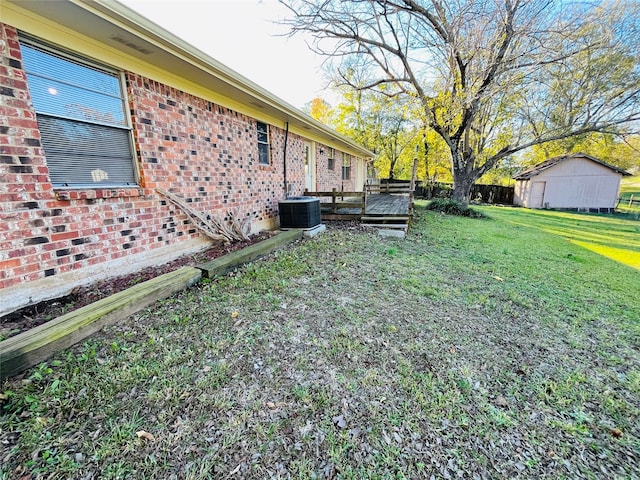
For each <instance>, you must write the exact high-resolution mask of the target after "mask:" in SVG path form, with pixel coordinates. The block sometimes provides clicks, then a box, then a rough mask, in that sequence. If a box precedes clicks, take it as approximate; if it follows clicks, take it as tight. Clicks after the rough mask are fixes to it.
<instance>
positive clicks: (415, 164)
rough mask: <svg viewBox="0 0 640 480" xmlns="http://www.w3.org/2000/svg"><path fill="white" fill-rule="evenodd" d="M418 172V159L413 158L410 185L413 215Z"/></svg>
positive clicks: (410, 206)
mask: <svg viewBox="0 0 640 480" xmlns="http://www.w3.org/2000/svg"><path fill="white" fill-rule="evenodd" d="M417 172H418V159H417V158H414V159H413V168H412V170H411V183H410V185H409V213H410V214H411V215H413V196H414V192H415V191H416V174H417Z"/></svg>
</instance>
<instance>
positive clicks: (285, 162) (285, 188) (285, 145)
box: [282, 122, 289, 199]
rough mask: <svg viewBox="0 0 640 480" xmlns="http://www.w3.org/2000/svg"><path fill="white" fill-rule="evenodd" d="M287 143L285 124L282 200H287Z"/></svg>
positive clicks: (287, 127)
mask: <svg viewBox="0 0 640 480" xmlns="http://www.w3.org/2000/svg"><path fill="white" fill-rule="evenodd" d="M288 141H289V122H285V129H284V153H283V156H284V158H283V161H282V163H283V165H284V167H283V170H284V172H283V173H284V198H285V199H287V198H289V185H288V183H287V142H288Z"/></svg>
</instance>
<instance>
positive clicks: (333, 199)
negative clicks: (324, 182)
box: [331, 187, 338, 214]
mask: <svg viewBox="0 0 640 480" xmlns="http://www.w3.org/2000/svg"><path fill="white" fill-rule="evenodd" d="M337 192H338V190H337V189H336V187H333V190H332V191H331V211H332V212H333V213H334V214H335V213H337V212H338V209H337V208H336V194H337Z"/></svg>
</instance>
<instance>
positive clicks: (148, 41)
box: [0, 0, 372, 315]
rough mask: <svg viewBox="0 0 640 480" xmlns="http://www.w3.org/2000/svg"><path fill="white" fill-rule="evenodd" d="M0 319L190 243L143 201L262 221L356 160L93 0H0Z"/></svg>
mask: <svg viewBox="0 0 640 480" xmlns="http://www.w3.org/2000/svg"><path fill="white" fill-rule="evenodd" d="M0 22H2V23H0V77H1V83H0V85H1V87H0V315H3V314H6V313H8V312H10V311H12V310H15V309H17V308H20V307H22V306H25V305H29V304H33V303H37V302H39V301H42V300H45V299H50V298H55V297H58V296H61V295H64V294H66V293H68V292H69V291H71V290H72V289H73V288H74V287H76V286H79V285H85V284H88V283H91V282H92V281H95V280H97V279H99V278H105V277H108V276H116V275H121V274H126V273H130V272H132V271H135V270H139V269H142V268H144V267H147V266H150V265H154V264H160V263H163V262H166V261H169V260H172V259H174V258H177V257H178V256H181V255H184V254H188V253H193V252H195V251H198V250H201V249H203V248H205V247H206V245H207V244H208V240H206V239H205V238H203V236H202V235H200V234H199V233H198V232H197V231H196V230H195V229H194V227H193V226H192V224H190V222H189V221H188V220H187V217H186V215H185V214H183V213H182V212H181V211H180V210H178V209H176V208H175V207H174V206H173V205H172V204H170V203H168V202H167V201H166V200H165V199H164V198H163V197H162V196H161V195H159V194H158V193H157V191H156V189H165V190H169V191H171V192H173V193H175V194H177V195H179V196H181V197H182V198H184V199H185V200H186V201H187V202H189V203H190V204H192V205H193V206H194V208H197V209H198V210H200V211H206V212H213V213H217V214H221V215H226V214H227V212H229V211H232V212H234V214H235V215H237V216H239V217H241V218H244V219H247V220H248V221H249V222H250V224H251V228H252V230H253V231H254V232H255V231H259V230H264V229H273V228H276V227H277V224H278V200H281V199H283V198H285V196H286V193H287V192H288V193H289V194H291V195H300V194H302V192H303V191H304V189H305V187H306V188H309V189H310V190H330V189H332V188H337V189H344V190H361V189H362V188H363V184H364V180H365V178H366V162H367V160H368V158H369V157H370V156H371V155H372V153H371V152H369V151H367V150H366V149H364V148H362V147H361V146H359V145H357V144H356V143H354V142H353V141H351V140H350V139H348V138H346V137H343V136H341V135H339V134H338V133H336V132H335V131H333V130H331V129H329V128H328V127H326V126H324V125H322V124H320V123H319V122H317V121H315V120H314V119H312V118H311V117H309V116H307V115H305V114H304V113H302V112H301V111H299V110H297V109H295V108H294V107H292V106H291V105H289V104H287V103H285V102H284V101H282V100H281V99H279V98H277V97H275V96H274V95H272V94H270V93H269V92H267V91H266V90H264V89H262V88H261V87H259V86H258V85H256V84H254V83H252V82H251V81H249V80H248V79H246V78H243V77H241V76H240V75H238V74H237V73H235V72H233V71H232V70H230V69H228V68H227V67H225V66H224V65H222V64H220V63H219V62H217V61H215V60H214V59H212V58H210V57H208V56H207V55H205V54H204V53H202V52H200V51H198V50H196V49H194V48H193V47H191V46H190V45H188V44H186V43H185V42H184V41H182V40H180V39H179V38H177V37H175V36H173V35H172V34H170V33H169V32H167V31H165V30H163V29H161V28H160V27H158V26H156V25H155V24H153V23H151V22H149V21H148V20H146V19H145V18H144V17H142V16H140V15H138V14H137V13H135V12H133V11H132V10H130V9H128V8H127V7H125V6H123V5H121V4H119V3H117V2H112V1H109V0H92V1H90V0H74V1H70V0H63V1H56V2H30V1H20V0H15V1H14V0H3V2H2V17H1V18H0Z"/></svg>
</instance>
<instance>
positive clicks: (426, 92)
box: [280, 0, 640, 201]
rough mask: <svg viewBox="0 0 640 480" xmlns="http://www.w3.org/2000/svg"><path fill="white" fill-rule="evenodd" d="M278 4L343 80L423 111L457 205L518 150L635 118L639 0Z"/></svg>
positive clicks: (638, 111) (300, 0)
mask: <svg viewBox="0 0 640 480" xmlns="http://www.w3.org/2000/svg"><path fill="white" fill-rule="evenodd" d="M280 2H281V3H282V4H284V5H286V6H287V7H288V8H289V9H290V11H291V13H292V18H290V19H289V20H287V21H285V23H288V24H289V25H290V27H291V34H292V35H295V34H296V33H298V32H307V33H310V34H311V35H312V37H313V38H314V42H313V44H312V48H313V49H314V50H315V51H316V52H317V53H320V54H323V55H327V56H329V57H331V58H332V62H333V73H334V78H335V79H336V81H337V82H339V83H341V84H343V85H348V86H349V87H351V88H354V89H355V90H357V91H363V90H371V91H375V92H378V93H379V94H381V95H384V96H387V97H391V98H409V99H412V100H414V101H416V102H417V103H418V104H419V105H420V108H421V112H422V114H421V117H422V118H421V119H420V120H421V121H423V122H424V124H425V125H426V126H427V127H428V128H430V129H432V130H433V131H435V132H436V134H437V135H438V136H439V137H440V138H441V139H442V141H443V142H444V143H445V144H446V145H447V148H448V150H449V156H450V161H451V171H452V175H453V181H454V197H455V198H457V199H459V200H462V201H467V200H468V198H469V192H470V189H471V186H472V185H473V183H474V182H475V181H476V180H477V179H478V178H479V177H480V176H482V175H483V174H485V173H486V172H488V171H489V170H490V169H491V168H493V167H494V166H495V165H497V164H498V162H500V161H501V160H503V159H506V158H508V157H510V156H512V155H514V154H516V153H518V152H521V151H523V150H526V149H528V148H530V147H533V146H535V145H542V144H545V143H547V142H551V141H558V140H562V139H565V138H571V137H574V136H580V135H585V134H588V133H592V132H608V133H616V134H619V133H623V131H624V130H625V129H627V130H628V129H630V128H634V127H636V128H637V124H638V120H640V68H639V62H640V60H639V58H640V57H639V55H638V53H639V47H638V42H636V38H637V35H638V33H640V27H639V24H640V20H639V18H640V4H639V3H638V2H633V1H628V2H618V1H608V2H596V1H594V2H592V3H588V2H584V1H580V2H578V1H576V2H571V1H564V2H554V1H552V0H529V1H525V0H421V1H419V0H351V1H348V2H346V1H342V0H280ZM354 72H357V74H354Z"/></svg>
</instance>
